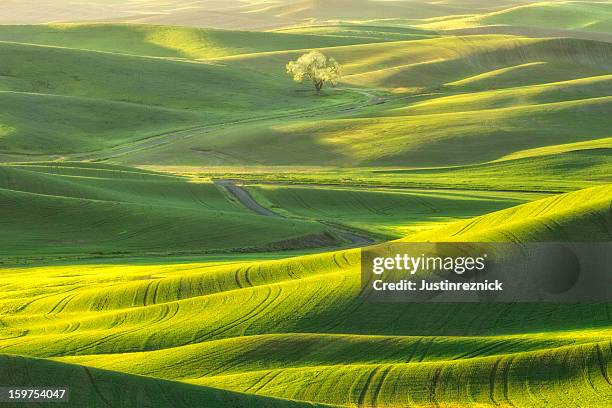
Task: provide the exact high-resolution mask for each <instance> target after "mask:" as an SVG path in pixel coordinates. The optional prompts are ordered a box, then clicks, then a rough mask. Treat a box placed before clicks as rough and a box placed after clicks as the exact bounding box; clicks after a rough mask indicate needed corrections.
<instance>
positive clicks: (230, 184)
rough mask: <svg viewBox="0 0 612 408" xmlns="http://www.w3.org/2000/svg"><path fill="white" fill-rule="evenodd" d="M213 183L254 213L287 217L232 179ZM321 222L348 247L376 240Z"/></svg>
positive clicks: (370, 243) (363, 244) (359, 245)
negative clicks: (270, 207) (347, 244)
mask: <svg viewBox="0 0 612 408" xmlns="http://www.w3.org/2000/svg"><path fill="white" fill-rule="evenodd" d="M214 183H215V184H216V185H218V186H220V187H223V188H224V189H225V190H226V191H227V192H228V193H229V194H231V195H232V196H233V197H234V198H236V200H238V202H239V203H240V204H242V205H243V206H244V207H245V208H247V209H249V210H251V211H253V212H254V213H256V214H259V215H262V216H265V217H277V218H287V217H285V216H283V215H281V214H278V213H275V212H274V211H272V210H270V209H269V208H266V207H264V206H263V205H261V204H259V203H258V202H257V201H256V200H255V199H254V198H253V196H252V195H251V193H249V192H248V191H247V190H245V189H244V188H243V187H241V186H238V185H236V182H235V181H234V180H215V181H214ZM317 221H319V220H317ZM319 222H321V221H319ZM321 223H322V224H323V225H325V226H326V227H328V228H330V229H333V230H334V232H335V233H336V235H338V236H340V237H341V238H342V239H344V240H346V241H348V242H350V247H352V248H356V247H364V246H368V245H372V244H374V243H375V242H376V241H375V240H373V239H372V238H370V237H367V236H364V235H359V234H356V233H355V232H352V231H348V230H345V229H342V228H340V227H338V226H336V225H331V224H329V223H325V222H321Z"/></svg>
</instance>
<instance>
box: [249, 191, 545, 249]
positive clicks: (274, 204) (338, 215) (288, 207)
mask: <svg viewBox="0 0 612 408" xmlns="http://www.w3.org/2000/svg"><path fill="white" fill-rule="evenodd" d="M249 190H250V191H251V192H252V193H253V195H254V196H255V197H257V199H258V201H259V202H262V203H266V204H267V206H268V207H270V208H273V209H274V210H275V211H277V212H284V213H285V214H287V215H288V216H297V217H301V218H306V219H320V220H325V221H327V222H340V223H342V224H344V225H349V226H352V227H355V228H359V229H362V230H363V229H365V230H371V231H373V232H378V233H384V234H388V235H391V236H394V237H400V236H404V235H408V234H409V233H411V232H414V231H416V230H420V229H428V228H429V229H431V228H433V227H434V226H436V225H438V224H445V223H448V222H451V221H455V220H457V219H461V218H471V217H473V216H475V215H479V214H486V213H489V212H493V211H497V210H500V209H502V208H507V207H511V206H514V205H518V204H522V203H525V202H528V201H533V200H535V199H537V198H539V197H540V196H539V195H537V194H522V193H507V192H473V191H431V190H422V191H418V190H417V191H402V190H401V189H396V190H393V189H382V188H378V189H377V188H365V189H364V188H361V189H360V188H351V187H345V188H341V187H317V186H287V185H284V186H283V185H256V186H249Z"/></svg>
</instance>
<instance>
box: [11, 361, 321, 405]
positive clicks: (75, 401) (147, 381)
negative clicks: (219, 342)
mask: <svg viewBox="0 0 612 408" xmlns="http://www.w3.org/2000/svg"><path fill="white" fill-rule="evenodd" d="M0 363H1V364H2V366H3V367H6V368H10V370H3V372H2V373H0V382H1V383H2V384H4V385H7V386H13V387H17V388H19V387H22V386H23V384H25V383H28V384H31V385H36V386H38V387H58V388H66V387H67V386H69V396H68V401H69V403H70V405H71V406H87V407H108V406H109V405H111V406H129V405H138V406H139V407H157V406H160V404H168V403H171V404H172V406H175V407H193V406H194V405H198V404H199V405H201V404H206V405H208V406H224V407H235V408H238V407H261V406H266V407H271V408H285V407H296V408H298V407H299V408H302V407H312V408H315V407H323V406H324V405H321V404H312V403H306V402H298V401H290V400H281V399H274V398H265V397H257V396H253V395H248V394H242V393H235V392H230V391H222V390H217V389H211V388H208V387H202V386H194V385H188V384H184V383H177V382H172V381H164V380H159V379H154V378H145V377H139V376H133V375H126V374H121V373H116V372H110V371H104V370H97V369H93V368H84V367H80V366H75V365H69V364H61V363H56V362H51V361H45V360H38V359H32V358H24V357H16V356H6V355H2V356H0ZM9 374H10V375H9Z"/></svg>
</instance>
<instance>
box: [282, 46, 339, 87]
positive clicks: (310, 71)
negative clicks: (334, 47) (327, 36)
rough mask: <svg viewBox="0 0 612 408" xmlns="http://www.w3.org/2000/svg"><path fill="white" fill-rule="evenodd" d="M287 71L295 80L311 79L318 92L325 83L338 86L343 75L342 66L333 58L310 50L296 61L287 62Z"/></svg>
mask: <svg viewBox="0 0 612 408" xmlns="http://www.w3.org/2000/svg"><path fill="white" fill-rule="evenodd" d="M287 73H288V74H289V75H291V76H292V77H293V80H294V81H295V82H304V81H311V82H312V84H313V85H314V87H315V89H316V90H317V93H320V92H321V89H322V88H323V85H325V84H330V85H331V86H336V84H338V81H340V78H341V77H342V67H341V66H340V64H338V62H337V61H336V60H335V59H333V58H327V57H326V56H325V55H323V54H322V53H321V52H319V51H310V52H309V53H307V54H304V55H302V56H301V57H300V58H298V59H297V60H296V61H291V62H289V63H288V64H287Z"/></svg>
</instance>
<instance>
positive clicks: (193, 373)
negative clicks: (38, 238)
mask: <svg viewBox="0 0 612 408" xmlns="http://www.w3.org/2000/svg"><path fill="white" fill-rule="evenodd" d="M610 189H611V187H610V186H603V187H597V188H594V189H589V190H584V191H578V192H575V193H570V194H566V195H562V196H557V197H553V198H546V199H543V200H539V201H535V202H532V203H529V204H524V205H521V206H518V207H516V208H513V209H510V210H503V211H501V212H498V213H493V214H491V215H488V216H484V217H481V218H476V219H473V220H470V221H460V222H458V223H456V224H454V225H451V226H448V227H441V228H440V229H434V230H433V231H432V232H430V233H425V232H424V233H423V235H422V236H414V237H413V238H414V239H419V240H422V239H427V237H431V238H432V239H433V237H435V239H437V240H448V239H452V240H456V239H463V240H479V239H482V240H491V239H494V240H504V241H505V240H507V239H508V237H509V236H511V237H512V239H513V240H518V241H521V242H525V241H542V240H547V239H550V237H551V236H554V237H556V238H557V239H559V238H561V239H564V240H571V241H576V240H582V239H587V240H589V241H592V240H603V241H607V240H609V239H610V235H609V228H606V226H607V225H609V223H610V221H611V220H610V212H609V200H610V197H611V190H610ZM606 230H607V231H608V232H607V233H606V232H605V231H606ZM359 276H360V269H359V252H358V251H356V250H348V251H347V250H345V251H338V252H332V253H327V254H317V255H309V256H305V257H298V258H287V259H281V260H272V261H261V262H258V261H247V262H238V263H236V262H216V263H215V262H211V263H202V264H197V263H189V264H184V265H172V264H169V265H121V264H112V265H110V264H109V265H103V264H102V265H89V266H83V265H80V266H54V267H47V266H40V267H34V268H27V269H24V268H8V269H5V270H4V272H3V274H2V279H1V280H0V286H1V287H2V293H1V295H0V310H1V311H2V314H3V325H4V326H3V329H2V336H3V339H1V340H0V348H1V350H2V352H4V353H10V354H25V355H31V356H37V357H46V358H54V359H57V360H61V361H64V362H70V363H78V364H84V365H87V366H93V367H100V368H104V369H110V370H117V371H120V372H127V373H132V374H139V375H146V376H155V377H161V378H166V379H170V380H180V381H183V382H188V383H194V384H198V385H207V386H212V387H217V388H224V389H229V390H233V391H246V392H249V393H254V394H258V395H263V396H275V397H282V398H290V399H298V400H308V401H317V402H325V403H331V404H336V405H347V404H349V405H350V404H357V405H358V404H360V403H361V404H363V403H364V401H374V400H376V401H378V402H377V404H378V405H379V406H393V405H394V404H397V403H398V402H399V403H418V404H423V405H427V404H434V403H439V404H461V403H466V402H467V401H472V402H473V401H476V402H478V403H481V404H489V405H490V404H493V403H495V402H500V401H504V402H505V403H512V404H514V405H518V406H529V405H533V404H539V403H540V402H542V401H549V402H551V403H554V404H564V403H565V402H567V401H569V400H570V399H573V400H575V399H576V398H579V399H580V400H581V401H584V405H585V406H587V405H588V406H605V404H607V403H608V402H609V401H608V398H609V397H608V395H609V393H607V391H606V390H607V389H608V387H609V384H608V383H607V382H606V378H607V377H606V376H607V370H608V368H607V365H608V362H609V361H610V359H609V352H610V351H609V347H608V338H609V325H610V322H609V310H608V309H609V307H610V306H609V304H606V303H600V304H588V303H584V304H513V305H506V304H478V303H476V304H462V305H451V304H396V303H395V304H384V303H379V304H371V303H370V304H368V303H363V299H361V298H360V296H359V293H360V279H359ZM50 318H51V319H50ZM25 327H27V333H24V329H25ZM20 333H21V335H20ZM15 336H19V340H18V341H15V339H14V338H15ZM271 350H275V351H274V353H272V354H271V353H270V351H271ZM126 353H127V354H126ZM128 378H129V377H128ZM265 378H267V380H265ZM559 378H561V379H562V381H563V383H561V384H562V385H560V383H559V382H557V379H559ZM483 379H486V381H485V380H483ZM526 382H527V384H528V386H529V387H530V388H532V389H534V390H537V393H531V394H525V393H524V392H523V390H524V387H525V386H526V385H525V383H526ZM460 383H461V384H465V383H468V384H470V388H467V389H466V388H465V387H455V386H453V385H456V384H460ZM396 387H402V389H404V390H408V391H409V392H407V393H405V392H402V393H398V391H397V389H396ZM438 387H439V388H438ZM559 387H563V390H564V391H563V392H560V388H559ZM468 389H469V391H463V390H468ZM423 390H427V392H425V393H423V392H422V391H423ZM406 398H407V399H406ZM360 401H361V402H360Z"/></svg>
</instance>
